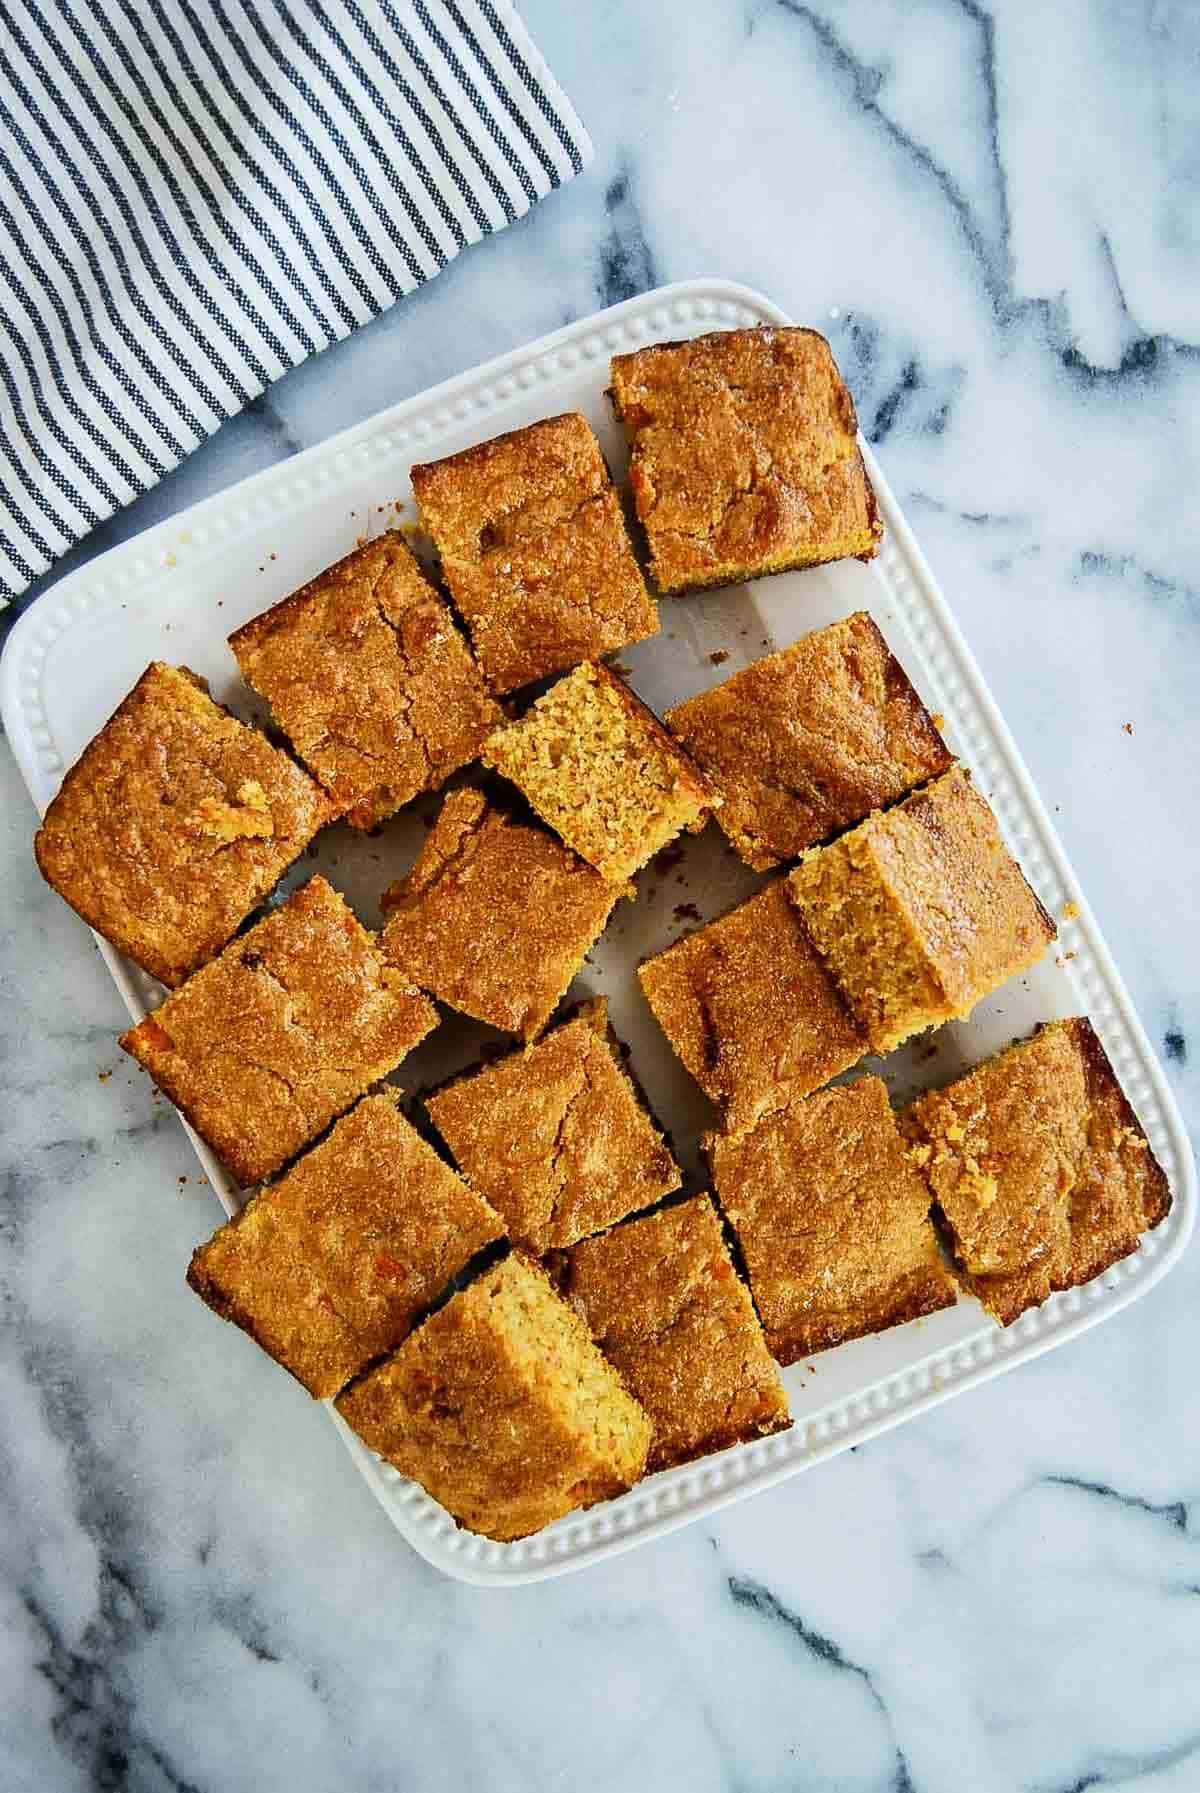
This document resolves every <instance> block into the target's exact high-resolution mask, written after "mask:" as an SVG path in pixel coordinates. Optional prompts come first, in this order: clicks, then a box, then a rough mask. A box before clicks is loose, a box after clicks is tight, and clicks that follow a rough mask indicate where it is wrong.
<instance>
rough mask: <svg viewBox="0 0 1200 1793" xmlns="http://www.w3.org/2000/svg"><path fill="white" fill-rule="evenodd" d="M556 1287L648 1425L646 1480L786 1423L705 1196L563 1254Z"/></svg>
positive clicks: (758, 1334) (776, 1384)
mask: <svg viewBox="0 0 1200 1793" xmlns="http://www.w3.org/2000/svg"><path fill="white" fill-rule="evenodd" d="M564 1259H565V1262H564V1264H563V1266H562V1268H561V1270H560V1272H559V1275H560V1287H561V1288H562V1289H563V1292H564V1294H565V1296H566V1298H567V1300H568V1301H570V1303H571V1305H572V1306H573V1307H574V1308H575V1309H576V1311H577V1312H578V1313H579V1314H580V1315H581V1316H582V1318H583V1319H584V1321H585V1322H586V1323H587V1326H588V1329H589V1331H590V1332H591V1334H592V1337H593V1338H594V1339H595V1341H596V1343H597V1344H598V1345H599V1347H600V1349H601V1350H602V1351H603V1352H604V1355H605V1356H606V1357H607V1358H608V1360H609V1362H610V1363H612V1364H614V1365H615V1366H616V1368H617V1369H618V1370H619V1371H620V1372H621V1375H622V1376H623V1377H624V1379H625V1381H626V1383H627V1384H628V1386H629V1388H630V1389H631V1390H632V1392H633V1394H634V1395H635V1397H636V1398H637V1399H638V1400H639V1401H640V1402H641V1404H642V1406H643V1407H644V1408H645V1409H646V1412H647V1413H648V1414H649V1415H650V1418H651V1420H652V1421H653V1424H654V1443H653V1445H652V1447H651V1451H650V1460H649V1463H648V1464H647V1468H648V1469H649V1470H656V1469H666V1468H668V1467H669V1466H670V1465H671V1464H674V1463H686V1462H689V1461H690V1460H691V1459H692V1458H694V1457H703V1456H706V1455H707V1454H708V1453H709V1452H710V1451H721V1450H724V1449H725V1448H726V1446H727V1445H731V1444H738V1443H741V1442H742V1441H744V1440H747V1439H751V1438H760V1437H762V1436H763V1435H764V1434H766V1433H768V1432H779V1431H783V1430H784V1429H785V1428H786V1427H788V1426H790V1425H791V1423H792V1416H791V1412H790V1410H789V1408H788V1400H787V1395H786V1394H785V1393H784V1389H783V1384H782V1383H781V1382H780V1380H779V1372H778V1370H777V1369H776V1367H775V1365H774V1363H773V1362H772V1359H771V1354H770V1352H769V1351H768V1350H767V1343H766V1340H765V1338H764V1337H763V1330H762V1327H761V1326H760V1325H759V1323H758V1316H757V1315H756V1314H755V1312H754V1304H753V1302H752V1301H751V1299H750V1295H749V1292H748V1291H747V1289H746V1287H745V1284H744V1283H743V1282H742V1281H741V1279H740V1277H739V1276H738V1274H737V1272H736V1270H735V1269H734V1267H733V1264H732V1262H731V1260H730V1256H729V1251H728V1248H727V1247H726V1244H725V1238H724V1235H723V1233H722V1231H721V1223H720V1221H719V1220H718V1218H717V1215H716V1212H715V1210H714V1208H713V1205H712V1202H711V1200H710V1198H709V1197H708V1196H707V1195H698V1196H696V1197H694V1198H693V1199H692V1200H691V1201H687V1202H681V1203H680V1204H678V1205H677V1206H675V1207H671V1208H664V1209H663V1210H662V1212H661V1213H658V1214H651V1215H649V1216H647V1218H646V1219H644V1220H631V1221H628V1222H627V1223H626V1224H625V1225H624V1226H619V1227H614V1228H613V1230H612V1231H611V1232H608V1233H601V1234H600V1236H599V1237H598V1238H595V1239H585V1240H584V1241H583V1243H582V1244H580V1245H576V1246H575V1247H574V1248H573V1250H571V1251H570V1252H567V1253H564Z"/></svg>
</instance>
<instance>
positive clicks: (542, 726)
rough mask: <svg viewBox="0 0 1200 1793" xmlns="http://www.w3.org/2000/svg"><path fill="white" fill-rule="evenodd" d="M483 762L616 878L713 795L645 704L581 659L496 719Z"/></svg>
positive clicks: (695, 818)
mask: <svg viewBox="0 0 1200 1793" xmlns="http://www.w3.org/2000/svg"><path fill="white" fill-rule="evenodd" d="M483 763H484V765H485V766H491V767H493V768H494V769H495V770H496V771H497V772H502V773H503V774H504V776H505V777H506V778H509V779H511V780H512V782H513V784H515V785H516V786H517V787H518V789H519V790H520V791H521V792H522V793H523V795H524V796H525V798H526V799H527V801H528V802H529V803H530V804H532V806H533V808H534V809H536V810H537V812H538V814H539V815H540V816H541V817H542V819H543V820H544V821H546V822H548V823H549V825H550V826H551V827H552V828H554V829H555V830H556V831H557V832H558V833H559V834H560V835H561V836H562V838H563V840H565V841H566V843H567V845H568V846H569V847H572V848H573V849H574V850H575V852H577V853H579V854H580V855H581V856H582V857H583V858H584V859H586V860H587V861H588V863H589V864H590V865H594V866H595V867H596V869H597V871H599V872H600V873H601V874H602V875H603V876H604V877H606V878H610V879H612V880H614V881H616V882H618V883H624V882H625V881H626V880H627V879H628V878H631V877H632V876H633V874H634V873H635V872H636V871H638V870H639V869H640V867H642V866H643V865H645V863H646V861H647V860H648V859H650V858H652V857H653V855H654V854H655V853H657V852H658V851H659V849H660V848H662V847H665V846H666V845H667V843H668V842H669V841H672V840H674V838H675V836H676V835H677V834H679V833H681V832H682V831H683V830H684V829H690V830H692V831H694V830H696V829H698V828H701V827H702V826H703V825H704V820H705V817H706V816H707V814H708V811H709V809H710V807H712V805H713V803H714V801H715V799H714V796H713V793H712V791H711V790H710V789H709V786H708V784H707V782H706V780H705V778H704V776H703V774H702V773H701V772H700V770H699V768H698V767H697V766H695V765H694V764H693V763H692V761H691V760H690V759H689V758H688V756H687V754H686V753H684V751H683V749H682V748H681V747H680V746H679V745H678V744H677V743H676V742H675V741H673V740H672V739H671V737H670V735H669V734H668V733H667V731H666V729H665V728H664V727H663V726H662V723H661V722H660V721H659V720H658V717H657V716H655V714H654V712H653V711H652V710H650V709H648V708H647V706H646V705H645V704H644V703H642V701H641V699H640V698H638V697H636V696H635V695H634V693H633V692H632V691H631V690H630V689H629V687H628V685H626V684H625V683H624V681H623V680H621V679H619V678H618V677H617V675H616V673H614V672H611V671H610V670H609V668H608V667H607V666H603V665H601V664H599V663H593V662H590V661H589V662H587V663H585V664H584V665H583V666H577V667H576V668H575V670H574V672H570V673H568V674H567V676H566V677H565V678H562V679H559V681H558V682H557V684H555V685H552V686H551V687H550V689H549V691H547V692H546V693H545V694H544V695H543V696H542V697H540V698H538V700H537V702H536V703H534V704H532V705H531V706H530V708H529V710H528V711H527V712H526V713H525V715H524V716H523V717H522V718H521V720H520V721H519V722H512V723H510V724H509V725H508V727H507V728H501V729H497V731H496V732H495V733H494V734H493V735H491V736H490V737H489V739H488V741H487V743H486V745H485V747H484V750H483Z"/></svg>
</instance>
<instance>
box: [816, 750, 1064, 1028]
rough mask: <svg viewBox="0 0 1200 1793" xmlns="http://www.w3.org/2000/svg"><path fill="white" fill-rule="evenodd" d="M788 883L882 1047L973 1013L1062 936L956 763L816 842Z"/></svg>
mask: <svg viewBox="0 0 1200 1793" xmlns="http://www.w3.org/2000/svg"><path fill="white" fill-rule="evenodd" d="M788 891H789V894H790V895H791V897H792V900H793V902H795V904H796V906H797V908H798V909H799V911H800V914H801V916H802V917H803V919H804V922H805V925H806V926H807V928H808V931H809V933H810V934H811V936H812V939H813V943H814V945H815V946H816V948H817V950H818V951H819V952H820V953H821V955H822V957H823V958H824V959H825V962H826V964H827V966H828V967H829V969H830V971H831V972H832V973H833V976H834V977H835V978H836V980H837V982H838V985H839V987H840V989H841V992H842V995H843V996H844V997H845V999H846V1002H847V1003H848V1005H849V1007H850V1008H851V1009H852V1010H853V1012H854V1014H855V1015H856V1016H857V1018H858V1020H859V1021H860V1022H861V1023H862V1025H863V1026H864V1027H865V1029H866V1032H867V1036H868V1038H869V1040H870V1043H871V1049H872V1051H874V1052H890V1051H891V1050H892V1048H893V1047H894V1046H898V1045H899V1044H900V1042H901V1041H902V1040H905V1039H907V1038H908V1036H909V1035H910V1034H914V1033H920V1032H921V1031H922V1030H923V1029H924V1028H927V1027H938V1026H940V1025H941V1023H942V1022H943V1021H949V1020H952V1019H954V1018H955V1017H956V1016H961V1015H966V1014H968V1013H969V1012H970V1010H971V1009H973V1008H974V1006H975V1004H976V1003H977V1002H979V1001H980V999H981V998H982V997H984V996H986V995H987V994H988V992H989V991H991V990H994V989H995V988H996V986H997V985H998V984H1002V983H1003V982H1004V981H1005V979H1006V978H1010V977H1012V976H1013V975H1014V974H1015V973H1016V972H1018V971H1024V970H1026V969H1027V967H1029V966H1030V965H1033V964H1035V963H1036V961H1037V960H1038V959H1040V958H1041V956H1042V953H1043V952H1044V951H1045V948H1046V944H1047V942H1048V941H1050V940H1053V939H1054V937H1055V927H1054V923H1053V922H1052V921H1051V919H1050V917H1049V916H1048V915H1047V913H1046V911H1045V910H1044V909H1043V907H1042V905H1041V904H1040V903H1039V902H1038V899H1037V897H1036V896H1035V895H1034V893H1033V891H1032V890H1031V889H1030V888H1029V885H1028V884H1027V883H1026V882H1025V879H1024V878H1023V876H1022V875H1021V868H1020V866H1019V865H1018V864H1017V862H1016V860H1015V859H1014V858H1013V857H1012V855H1011V853H1010V852H1009V850H1008V848H1007V847H1006V846H1005V844H1004V840H1003V838H1002V836H1001V833H1000V829H999V827H998V825H997V822H996V818H995V816H994V815H993V814H992V812H991V810H990V809H989V807H988V805H987V803H986V802H985V801H984V799H983V798H982V797H981V796H980V795H979V793H978V792H977V791H976V789H975V787H974V785H973V784H972V783H971V778H970V774H969V773H968V772H966V771H964V770H963V769H962V768H961V767H958V766H956V767H954V768H952V770H951V771H949V772H946V773H943V775H942V777H941V778H938V779H936V780H935V781H934V782H933V783H932V784H930V785H928V786H927V787H926V788H925V789H924V790H920V791H915V792H914V793H913V795H912V796H911V797H906V798H905V800H904V802H903V803H901V804H898V805H897V807H896V808H895V809H891V810H888V811H887V812H886V813H885V814H882V815H879V814H876V815H873V816H870V817H869V818H868V819H867V820H866V821H865V822H863V823H861V824H860V825H859V827H857V828H855V829H853V830H852V831H851V832H850V833H849V834H845V835H843V836H842V837H841V839H840V840H837V841H834V842H832V843H831V844H830V845H829V846H825V847H814V848H812V850H811V851H810V852H808V853H806V854H805V855H804V858H803V860H802V861H801V863H800V864H799V865H798V866H797V868H796V870H795V871H794V872H792V873H791V874H790V875H789V878H788Z"/></svg>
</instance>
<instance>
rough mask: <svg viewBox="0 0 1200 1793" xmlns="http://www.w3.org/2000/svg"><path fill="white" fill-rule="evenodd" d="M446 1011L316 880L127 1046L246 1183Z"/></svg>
mask: <svg viewBox="0 0 1200 1793" xmlns="http://www.w3.org/2000/svg"><path fill="white" fill-rule="evenodd" d="M437 1019H438V1017H437V1010H436V1009H435V1008H434V1006H433V1004H432V1003H431V1002H430V1001H429V1000H428V999H427V998H426V997H424V996H423V995H422V994H421V992H420V991H419V990H414V989H413V988H411V986H410V984H409V981H408V980H407V979H406V978H404V977H401V976H400V975H399V974H398V973H397V972H395V971H393V970H392V969H391V968H390V967H389V966H388V965H386V964H385V963H384V960H383V956H382V954H381V953H380V951H379V948H378V945H377V943H376V940H375V936H374V935H373V934H369V933H368V932H367V930H366V928H364V927H362V926H361V925H360V924H359V922H358V921H357V920H356V919H355V917H354V915H353V913H352V912H351V910H350V909H349V908H348V907H347V906H346V903H345V902H344V901H343V899H342V898H341V897H340V896H339V895H338V893H337V891H336V890H333V889H332V888H331V887H330V886H329V885H328V884H327V883H326V882H325V880H324V878H310V879H309V881H308V883H307V884H304V885H301V887H300V889H299V890H297V891H294V892H293V894H292V895H291V896H290V897H289V898H288V900H287V902H286V903H283V904H282V905H281V906H280V907H279V908H278V909H275V910H273V911H272V912H271V914H269V915H268V916H267V917H266V918H265V920H263V921H260V922H258V923H257V924H256V926H254V927H252V928H251V929H250V930H249V931H248V932H247V933H245V934H242V935H241V936H240V937H239V938H238V939H237V940H234V941H231V943H230V944H229V945H228V946H227V947H226V948H225V951H224V952H223V953H222V954H221V955H220V957H219V958H217V959H214V960H213V962H212V963H211V965H206V966H204V968H203V969H202V970H200V971H197V972H196V973H195V975H194V976H193V977H191V978H189V979H188V981H187V983H186V984H184V986H183V988H182V989H181V990H177V991H176V992H175V994H174V995H173V996H168V998H167V1000H166V1001H165V1002H164V1003H162V1004H161V1005H160V1006H159V1007H158V1008H156V1009H155V1010H154V1012H153V1014H150V1015H147V1017H146V1019H145V1020H144V1021H139V1022H138V1024H137V1026H136V1027H131V1028H130V1029H129V1031H128V1032H127V1033H124V1034H122V1035H121V1042H120V1043H121V1045H122V1046H123V1047H124V1048H125V1051H126V1052H129V1053H131V1054H132V1055H133V1057H134V1058H136V1059H137V1061H138V1063H139V1064H141V1065H143V1066H144V1067H145V1069H146V1070H147V1071H149V1073H150V1075H151V1077H153V1079H154V1081H155V1083H157V1084H158V1086H159V1088H160V1089H161V1090H162V1091H163V1092H164V1094H166V1095H168V1096H169V1097H170V1098H171V1100H172V1102H174V1104H175V1106H176V1107H177V1108H179V1109H181V1110H182V1111H183V1113H184V1114H185V1115H186V1116H187V1118H188V1120H189V1121H190V1122H191V1123H192V1126H193V1127H194V1128H195V1129H196V1131H197V1133H199V1134H200V1135H201V1137H202V1138H204V1139H206V1140H207V1141H208V1143H209V1145H210V1146H212V1148H213V1150H214V1151H215V1152H216V1153H217V1154H218V1155H219V1156H220V1157H221V1158H223V1159H224V1160H225V1163H226V1164H227V1165H228V1166H229V1169H230V1170H231V1171H232V1172H233V1174H234V1176H235V1177H236V1178H237V1179H238V1181H239V1183H241V1184H243V1185H245V1184H249V1183H258V1182H260V1181H261V1180H262V1178H263V1177H265V1176H268V1175H269V1174H270V1173H271V1172H272V1171H275V1170H278V1169H279V1168H280V1166H281V1165H283V1164H286V1162H287V1160H288V1159H289V1158H291V1157H293V1156H294V1155H295V1153H296V1152H298V1151H299V1150H300V1148H301V1146H303V1145H307V1143H308V1141H309V1140H310V1139H313V1138H315V1137H316V1135H317V1134H318V1133H320V1132H321V1130H322V1129H323V1128H324V1127H326V1126H328V1124H329V1122H330V1121H331V1120H332V1119H333V1118H334V1116H335V1115H338V1114H341V1113H342V1112H343V1111H344V1110H345V1109H347V1108H349V1107H350V1105H351V1103H352V1102H353V1101H354V1099H355V1097H356V1096H361V1095H362V1094H363V1092H364V1090H366V1089H367V1087H368V1086H369V1085H370V1084H372V1083H374V1082H375V1080H376V1078H378V1077H386V1075H387V1073H388V1072H389V1071H393V1070H395V1068H396V1066H397V1065H398V1064H399V1063H400V1061H401V1059H402V1058H404V1056H405V1054H406V1053H408V1052H410V1051H411V1050H412V1048H413V1047H414V1046H415V1045H416V1044H417V1042H418V1041H419V1040H423V1039H424V1038H425V1035H426V1034H427V1033H429V1032H431V1030H432V1029H433V1028H434V1027H436V1026H437Z"/></svg>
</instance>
